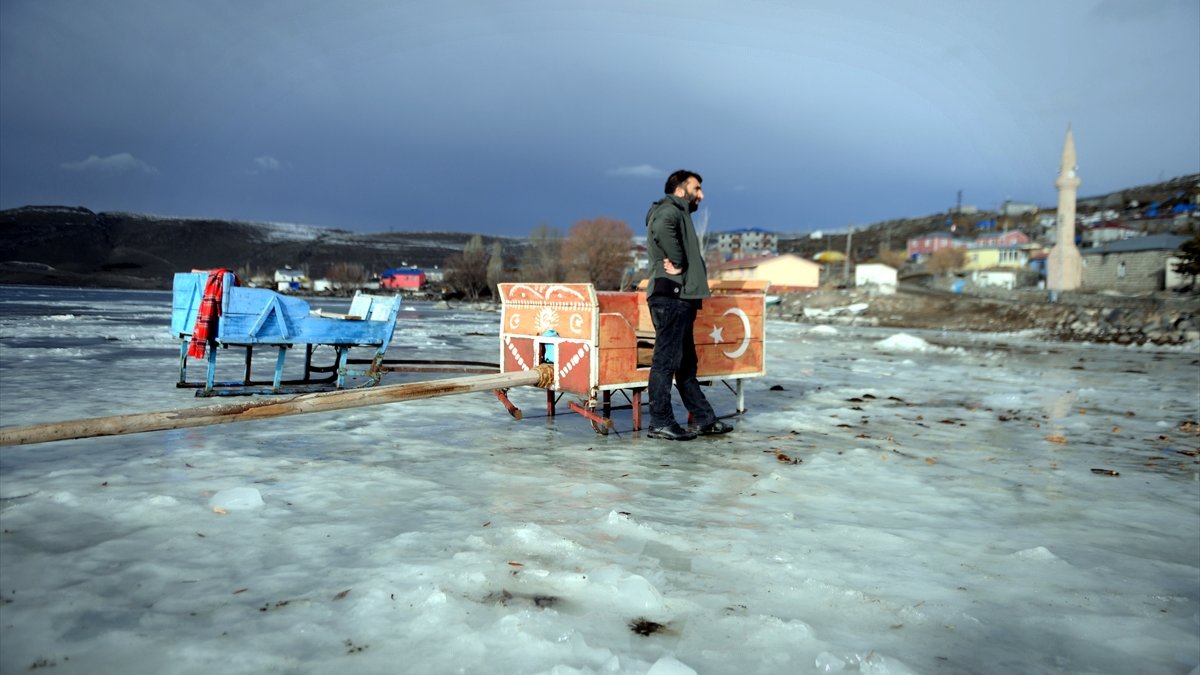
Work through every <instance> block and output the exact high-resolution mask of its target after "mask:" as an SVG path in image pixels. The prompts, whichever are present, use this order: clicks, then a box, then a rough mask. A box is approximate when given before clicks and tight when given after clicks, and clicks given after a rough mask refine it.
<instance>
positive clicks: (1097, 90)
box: [0, 0, 1200, 236]
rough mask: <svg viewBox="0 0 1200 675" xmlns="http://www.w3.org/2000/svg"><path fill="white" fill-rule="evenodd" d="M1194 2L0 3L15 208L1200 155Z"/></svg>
mask: <svg viewBox="0 0 1200 675" xmlns="http://www.w3.org/2000/svg"><path fill="white" fill-rule="evenodd" d="M1198 30H1200V3H1198V2H1196V0H1052V1H1050V2H1046V1H1045V0H1012V1H1006V2H960V1H952V2H951V1H948V2H935V1H932V0H929V1H923V2H917V1H913V0H900V1H897V2H882V1H878V2H868V1H863V0H829V1H824V0H816V1H813V0H805V1H804V2H799V1H796V2H785V1H761V0H737V1H734V0H726V1H720V2H707V1H705V0H688V1H687V2H676V1H674V0H660V1H653V2H651V1H647V0H594V1H593V0H508V1H505V2H486V1H482V0H480V1H475V2H466V1H455V0H447V1H445V2H437V3H433V2H400V1H396V0H389V1H370V0H356V1H354V2H339V3H335V2H302V1H297V0H293V1H286V2H285V1H282V0H279V1H271V0H267V1H264V2H255V3H246V2H242V1H241V0H206V1H205V2H177V1H171V0H121V1H119V2H94V1H93V0H3V1H2V2H0V208H11V207H16V206H22V205H25V204H66V205H80V206H87V207H89V208H91V209H93V210H97V211H99V210H110V211H115V210H121V211H135V212H145V213H154V214H160V215H177V216H204V217H218V218H230V219H240V220H263V221H279V222H294V223H304V224H311V225H321V226H328V227H339V228H344V229H352V230H369V231H386V230H389V229H392V230H462V231H474V232H485V233H492V234H508V235H517V236H524V235H526V234H528V233H529V232H530V231H531V230H532V229H533V228H534V227H535V226H536V225H538V224H542V223H545V224H549V225H552V226H555V227H558V228H560V229H562V230H564V231H565V230H566V229H567V228H569V227H570V225H571V224H573V223H574V222H576V221H578V220H580V219H582V218H592V217H596V216H611V217H615V218H620V219H622V220H625V221H626V222H628V223H629V224H630V225H631V226H632V227H633V228H634V230H635V232H640V230H641V227H642V219H643V217H644V214H645V210H646V207H647V205H648V204H649V203H650V202H651V201H652V200H653V199H655V198H657V197H658V196H659V195H661V192H662V183H663V179H664V178H665V176H666V174H667V173H668V172H669V171H671V170H673V169H676V168H681V167H686V168H690V169H693V170H695V171H698V172H700V173H701V174H702V175H703V176H704V179H705V181H704V187H705V192H706V194H707V200H706V203H705V205H706V206H707V207H708V214H709V222H710V228H711V229H712V230H714V231H719V230H726V229H734V228H740V227H762V228H767V229H772V230H776V231H781V232H803V231H811V230H818V229H837V228H844V227H845V226H846V225H849V224H869V223H873V222H877V221H879V220H883V219H887V218H892V217H906V216H920V215H926V214H930V213H936V212H939V211H944V210H945V209H947V208H949V207H951V206H953V205H954V203H955V199H956V192H957V191H958V190H960V189H961V190H962V191H963V202H964V203H967V204H976V205H978V206H979V207H981V208H996V207H998V206H999V205H1000V204H1001V203H1003V201H1004V200H1005V199H1013V200H1017V201H1028V202H1034V203H1037V204H1041V205H1047V206H1052V205H1053V204H1054V203H1055V192H1054V178H1055V175H1056V173H1057V166H1058V160H1059V155H1060V152H1061V149H1062V143H1063V136H1064V134H1065V132H1066V129H1067V126H1068V124H1069V125H1071V127H1072V128H1073V130H1074V134H1075V140H1076V145H1077V148H1078V152H1079V174H1080V176H1081V178H1082V180H1083V185H1082V187H1081V188H1080V193H1081V195H1089V194H1099V193H1103V192H1108V191H1111V190H1116V189H1121V188H1125V187H1131V186H1135V185H1141V184H1145V183H1151V182H1155V181H1158V180H1161V179H1167V178H1173V177H1176V176H1179V175H1184V174H1189V173H1195V172H1198V171H1200V40H1198V39H1197V31H1198Z"/></svg>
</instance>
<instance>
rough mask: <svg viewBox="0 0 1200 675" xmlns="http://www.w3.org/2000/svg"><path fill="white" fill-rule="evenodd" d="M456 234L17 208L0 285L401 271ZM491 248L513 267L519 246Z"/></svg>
mask: <svg viewBox="0 0 1200 675" xmlns="http://www.w3.org/2000/svg"><path fill="white" fill-rule="evenodd" d="M472 236H474V235H472V234H470V233H459V232H387V233H372V234H364V233H358V232H348V231H345V230H338V229H330V228H321V227H312V226H303V225H286V224H275V223H251V222H239V221H227V220H208V219H194V218H162V217H156V216H147V215H139V214H132V213H96V212H93V211H91V210H89V209H86V208H82V207H66V206H25V207H21V208H17V209H8V210H5V211H0V283H9V284H12V283H18V284H41V285H72V286H88V287H109V288H170V285H171V276H172V275H173V274H174V273H175V272H180V271H187V270H190V269H193V268H199V269H208V268H215V267H229V268H233V269H237V270H239V271H241V272H242V273H244V274H246V273H249V274H271V273H273V272H274V270H276V269H282V268H283V267H286V266H291V267H293V268H297V269H307V270H308V273H309V275H310V276H313V277H320V276H323V275H324V274H325V273H326V270H327V269H328V268H329V267H330V266H332V265H334V264H337V263H357V264H361V265H362V266H363V267H364V269H365V270H366V271H367V272H368V273H376V274H377V273H379V272H382V271H383V270H385V269H388V268H391V267H400V266H401V265H403V264H407V265H409V266H418V267H425V268H432V267H434V266H440V265H442V264H443V263H445V261H446V259H447V258H448V257H450V256H452V255H454V254H456V253H461V252H462V250H463V246H464V245H465V244H466V243H467V241H468V240H469V239H470V238H471V237H472ZM483 240H484V245H485V246H486V247H490V246H491V245H492V243H493V242H496V241H498V242H500V245H501V249H502V251H503V252H504V255H505V257H506V258H511V259H513V260H516V259H517V258H519V256H520V254H521V251H522V250H523V248H524V245H525V241H524V240H523V239H515V238H509V237H489V236H484V237H483Z"/></svg>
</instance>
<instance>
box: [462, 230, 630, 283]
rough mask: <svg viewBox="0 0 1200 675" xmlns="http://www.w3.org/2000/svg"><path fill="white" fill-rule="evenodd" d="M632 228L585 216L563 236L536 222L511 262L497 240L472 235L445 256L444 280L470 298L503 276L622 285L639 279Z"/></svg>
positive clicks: (531, 280)
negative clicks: (513, 263)
mask: <svg viewBox="0 0 1200 675" xmlns="http://www.w3.org/2000/svg"><path fill="white" fill-rule="evenodd" d="M632 249H633V231H632V230H630V229H629V225H627V224H626V223H625V222H624V221H621V220H615V219H613V218H607V217H603V216H602V217H598V218H592V219H584V220H580V221H579V222H577V223H575V224H574V225H572V226H571V228H570V230H568V232H567V235H566V237H565V238H564V237H563V235H562V234H561V233H560V232H559V231H558V230H557V229H555V228H553V227H551V226H549V225H538V226H537V227H535V228H534V229H533V232H531V233H530V235H529V239H528V245H527V246H526V248H525V251H524V253H523V254H522V256H521V258H520V260H519V261H518V262H517V264H516V266H515V267H513V266H511V265H510V264H508V263H506V261H505V260H504V255H503V252H502V250H501V247H500V243H499V242H495V243H493V244H492V245H491V247H490V248H485V247H484V245H483V237H481V236H479V235H475V236H474V237H472V238H471V240H470V241H468V242H467V244H466V246H464V247H463V252H462V253H458V254H455V255H453V256H451V257H450V258H448V259H447V260H446V264H445V268H446V276H445V284H446V286H447V288H448V290H450V291H451V292H455V293H459V294H462V296H463V297H465V298H467V299H468V300H477V299H479V298H481V297H484V296H488V295H493V296H494V295H495V292H496V285H497V284H499V283H502V282H506V281H528V282H537V283H557V282H563V281H569V282H590V283H592V284H594V285H595V286H596V288H597V289H598V290H625V289H627V288H629V287H631V286H632V285H633V284H634V283H636V282H637V281H638V279H637V278H636V277H635V275H634V274H633V271H632V265H633V252H632Z"/></svg>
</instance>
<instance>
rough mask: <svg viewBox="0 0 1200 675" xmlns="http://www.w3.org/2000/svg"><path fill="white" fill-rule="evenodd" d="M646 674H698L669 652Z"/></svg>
mask: <svg viewBox="0 0 1200 675" xmlns="http://www.w3.org/2000/svg"><path fill="white" fill-rule="evenodd" d="M646 675H696V671H694V670H692V669H691V668H690V667H688V666H687V665H686V664H684V663H683V662H682V661H680V660H679V659H677V658H675V657H674V656H671V655H670V654H668V655H666V656H664V657H662V658H661V659H659V660H657V661H655V662H654V665H652V666H650V670H647V671H646Z"/></svg>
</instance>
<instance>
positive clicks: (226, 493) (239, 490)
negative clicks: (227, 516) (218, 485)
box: [208, 487, 263, 511]
mask: <svg viewBox="0 0 1200 675" xmlns="http://www.w3.org/2000/svg"><path fill="white" fill-rule="evenodd" d="M262 505H263V498H262V494H260V493H259V491H258V488H252V487H236V488H229V489H228V490H221V491H220V492H218V493H217V494H215V495H213V496H212V498H211V499H209V500H208V506H209V508H213V509H221V510H224V511H236V510H239V509H240V510H246V509H256V508H258V507H260V506H262Z"/></svg>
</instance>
